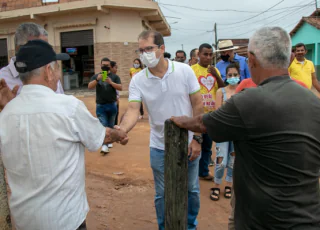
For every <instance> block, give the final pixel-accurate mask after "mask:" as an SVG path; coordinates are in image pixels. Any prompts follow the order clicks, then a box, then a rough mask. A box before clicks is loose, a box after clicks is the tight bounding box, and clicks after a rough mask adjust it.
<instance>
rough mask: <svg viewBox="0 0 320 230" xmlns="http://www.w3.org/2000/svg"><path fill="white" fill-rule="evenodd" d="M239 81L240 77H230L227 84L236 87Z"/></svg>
mask: <svg viewBox="0 0 320 230" xmlns="http://www.w3.org/2000/svg"><path fill="white" fill-rule="evenodd" d="M239 81H240V77H230V78H227V82H228V84H230V85H236V84H238V83H239Z"/></svg>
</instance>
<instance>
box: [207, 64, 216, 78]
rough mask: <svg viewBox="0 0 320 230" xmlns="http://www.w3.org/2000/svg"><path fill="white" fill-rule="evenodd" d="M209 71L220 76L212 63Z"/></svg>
mask: <svg viewBox="0 0 320 230" xmlns="http://www.w3.org/2000/svg"><path fill="white" fill-rule="evenodd" d="M208 73H211V74H212V76H214V77H219V75H218V73H217V70H216V68H214V66H212V65H211V66H209V67H208Z"/></svg>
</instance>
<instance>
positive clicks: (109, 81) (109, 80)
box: [106, 77, 112, 85]
mask: <svg viewBox="0 0 320 230" xmlns="http://www.w3.org/2000/svg"><path fill="white" fill-rule="evenodd" d="M106 82H107V83H108V84H109V85H111V84H112V80H111V79H110V77H107V79H106Z"/></svg>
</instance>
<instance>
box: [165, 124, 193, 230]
mask: <svg viewBox="0 0 320 230" xmlns="http://www.w3.org/2000/svg"><path fill="white" fill-rule="evenodd" d="M164 183H165V229H166V230H186V229H187V226H188V224H187V222H188V221H187V213H188V131H187V130H185V129H180V128H179V127H178V126H176V125H175V124H174V123H173V122H172V121H170V120H167V121H166V122H165V181H164Z"/></svg>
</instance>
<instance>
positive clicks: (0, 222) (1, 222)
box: [0, 156, 12, 230]
mask: <svg viewBox="0 0 320 230" xmlns="http://www.w3.org/2000/svg"><path fill="white" fill-rule="evenodd" d="M11 229H12V225H11V219H10V209H9V204H8V194H7V183H6V179H5V176H4V167H3V162H2V159H1V156H0V230H11Z"/></svg>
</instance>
